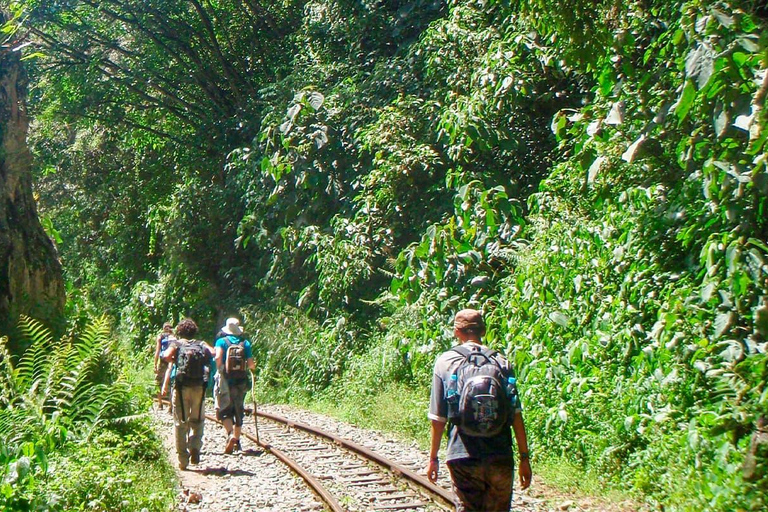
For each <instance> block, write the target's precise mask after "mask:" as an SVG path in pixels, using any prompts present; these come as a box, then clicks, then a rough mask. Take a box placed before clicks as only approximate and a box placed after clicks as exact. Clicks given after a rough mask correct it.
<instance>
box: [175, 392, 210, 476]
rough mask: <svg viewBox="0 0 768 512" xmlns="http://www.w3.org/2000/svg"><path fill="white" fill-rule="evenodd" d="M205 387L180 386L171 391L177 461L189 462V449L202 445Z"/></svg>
mask: <svg viewBox="0 0 768 512" xmlns="http://www.w3.org/2000/svg"><path fill="white" fill-rule="evenodd" d="M204 398H205V387H203V386H202V385H200V386H181V387H177V388H176V389H175V390H174V392H173V424H174V427H175V437H176V454H177V455H178V457H179V463H180V464H183V465H187V464H188V463H189V450H198V451H199V450H200V448H202V447H203V422H204V419H205V418H204V411H203V399H204Z"/></svg>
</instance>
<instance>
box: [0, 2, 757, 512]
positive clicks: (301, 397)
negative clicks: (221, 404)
mask: <svg viewBox="0 0 768 512" xmlns="http://www.w3.org/2000/svg"><path fill="white" fill-rule="evenodd" d="M3 5H4V6H5V9H6V10H7V11H8V14H9V19H11V21H10V22H9V23H8V24H7V25H6V26H5V30H4V33H3V35H2V36H0V37H2V38H4V40H5V43H4V44H11V43H9V41H12V42H13V45H14V47H17V48H19V49H18V51H22V52H23V53H24V59H25V60H24V63H25V65H26V67H27V73H28V74H29V99H28V107H29V111H30V115H31V116H32V119H33V124H32V126H31V129H30V137H29V144H30V147H31V149H32V152H33V154H34V158H35V170H34V172H35V183H36V194H37V197H38V205H39V209H40V212H41V215H42V219H43V225H44V226H45V227H46V229H47V231H48V233H49V234H50V236H51V237H52V238H53V239H54V240H55V241H56V244H57V246H58V250H59V253H60V256H61V260H62V264H63V267H64V271H65V276H66V282H67V291H68V300H67V312H66V314H67V320H68V325H69V326H70V327H69V329H68V331H67V333H66V334H65V335H64V337H63V338H62V341H61V342H57V346H58V347H61V346H64V347H66V350H65V353H63V354H62V353H60V352H61V351H60V350H48V349H47V348H46V347H48V346H49V345H48V344H51V343H53V342H52V341H50V340H51V337H50V335H46V334H43V332H44V329H42V328H41V327H39V326H37V327H34V328H33V327H28V328H27V330H26V331H25V332H26V333H27V335H26V336H25V339H26V340H27V342H26V343H27V344H31V348H30V349H28V350H27V352H25V353H24V355H23V356H22V357H21V359H20V360H17V359H13V360H14V361H16V363H14V364H15V365H16V366H15V369H14V370H10V369H7V371H6V372H5V373H3V379H4V381H3V383H2V386H1V387H0V400H2V401H3V403H4V405H8V406H9V407H8V408H6V409H3V410H2V411H0V432H3V443H2V445H0V457H2V464H3V465H4V466H0V467H4V468H5V469H4V475H5V477H4V479H3V483H2V486H0V503H3V504H5V507H6V509H12V510H20V509H21V508H18V507H21V505H18V504H20V503H24V504H26V505H24V506H26V507H27V508H29V509H33V508H34V507H36V506H37V505H39V504H41V503H44V502H46V499H48V500H49V503H48V505H45V506H47V507H49V508H50V509H51V510H78V509H79V508H76V507H75V508H72V507H73V504H75V503H80V504H81V505H78V506H80V507H86V505H82V503H87V502H88V501H89V500H93V501H94V502H95V500H102V499H107V498H106V497H108V496H111V495H114V493H111V492H109V490H105V489H97V488H96V481H97V479H94V481H93V482H90V483H89V484H87V485H86V484H83V485H82V486H81V487H80V490H79V491H73V490H71V489H70V490H66V489H65V488H64V487H63V484H61V482H63V481H65V480H63V479H60V477H59V476H58V473H57V476H55V477H52V476H50V472H47V471H46V467H47V466H48V465H50V464H51V462H50V461H48V459H49V458H51V457H59V458H62V457H63V458H64V459H63V460H64V461H63V462H59V464H60V466H62V467H70V468H72V469H71V471H72V474H80V475H81V476H82V478H87V477H88V475H89V473H88V472H87V471H86V472H80V470H79V469H75V468H82V467H93V468H95V469H94V471H93V473H99V474H104V472H107V471H113V470H114V471H115V472H116V474H119V475H120V476H119V477H118V476H116V475H114V476H113V477H112V476H110V477H109V478H104V479H103V480H100V481H99V482H100V484H99V485H105V484H104V482H111V483H110V484H109V485H114V486H121V485H123V486H125V489H128V488H130V487H131V486H136V485H138V486H139V487H138V488H141V486H142V485H146V484H145V483H142V482H141V481H140V480H139V478H140V477H139V476H138V475H137V476H136V479H135V480H133V481H131V482H128V483H125V481H124V480H121V479H124V478H125V475H124V474H123V472H122V470H120V469H119V468H121V467H123V468H125V467H127V466H125V464H128V463H129V462H126V461H131V460H136V461H141V464H142V465H143V464H145V463H147V461H149V460H152V453H144V452H142V450H143V449H146V450H152V449H156V448H141V447H147V446H149V447H156V446H157V445H156V444H153V441H152V439H151V436H150V434H148V429H147V427H146V424H145V423H144V420H143V419H142V418H141V416H140V415H139V413H140V411H142V410H144V409H145V408H146V407H147V406H148V404H149V393H148V390H151V382H150V379H149V371H148V369H147V365H148V364H149V360H150V350H151V340H152V338H153V336H154V335H155V334H156V332H157V329H158V327H159V326H160V325H161V324H162V323H163V322H164V321H168V320H174V321H177V320H179V319H180V318H182V317H184V316H186V315H190V316H192V317H193V318H195V319H196V320H197V321H198V323H199V324H200V325H201V327H202V331H201V332H203V333H207V334H208V335H209V336H212V335H213V334H214V332H216V330H217V328H218V327H219V326H220V322H221V321H222V320H223V318H225V317H226V316H230V315H232V314H239V315H241V316H242V318H243V319H244V324H245V326H246V328H247V330H248V331H249V333H250V336H251V338H252V339H253V340H254V342H255V343H256V347H257V357H258V360H259V373H258V380H259V390H258V392H259V396H260V397H261V398H262V400H269V401H273V400H289V401H294V402H297V403H302V404H307V403H310V404H311V405H312V406H314V407H319V408H324V409H326V410H332V411H335V412H336V413H337V414H340V415H343V416H345V417H347V418H348V419H352V420H355V421H359V422H363V423H365V424H368V425H374V426H377V427H379V428H386V429H389V430H393V431H397V432H400V433H401V434H403V435H407V436H411V437H413V438H416V439H419V438H421V439H423V440H425V439H426V438H427V436H428V423H427V419H426V407H427V402H428V386H429V384H430V382H431V370H432V364H433V362H434V359H435V357H436V356H437V355H438V354H439V353H440V352H441V351H443V350H445V349H446V348H448V347H449V346H451V344H452V340H451V331H450V329H449V327H450V321H451V319H452V317H453V314H454V313H455V312H456V311H457V310H458V309H460V308H462V307H467V306H469V307H477V308H481V309H483V311H484V313H485V314H486V317H487V320H488V324H489V330H488V334H487V337H486V340H487V343H488V344H489V345H491V346H493V347H495V348H497V349H500V350H501V351H503V352H504V353H506V354H508V355H509V357H510V359H511V360H512V361H513V362H514V365H515V367H516V368H517V372H518V374H519V377H520V381H521V390H522V393H523V403H524V407H525V416H526V422H527V425H528V430H529V436H530V437H531V440H532V450H533V453H534V462H533V465H534V472H536V471H537V467H542V466H543V465H546V464H550V465H552V466H563V465H565V466H567V467H568V468H574V472H575V473H576V474H583V475H585V476H584V479H593V480H597V481H599V482H601V484H605V486H606V488H613V489H619V490H622V491H623V492H626V493H628V494H630V495H632V496H633V497H635V498H636V499H637V500H640V501H643V502H646V503H648V504H649V506H658V507H660V508H661V509H664V510H694V509H696V510H765V509H766V508H768V491H767V490H766V489H768V445H765V444H760V443H758V442H757V440H758V439H759V438H760V436H758V435H757V434H758V433H760V428H763V429H765V428H766V427H765V426H763V427H760V426H759V425H765V424H766V423H768V419H766V418H767V417H768V385H767V384H766V383H768V358H767V356H766V352H767V351H768V211H766V210H767V209H768V169H767V168H766V165H767V162H766V160H767V159H766V140H768V129H767V128H766V125H767V124H768V113H766V109H765V105H766V97H767V96H768V73H767V72H766V69H768V10H767V9H766V8H765V7H764V5H763V3H762V2H760V1H758V0H752V1H750V0H741V1H737V0H732V1H731V0H718V1H714V0H558V1H555V0H449V1H441V0H270V1H265V0H162V1H160V0H103V1H95V0H94V1H92V0H56V1H52V0H45V1H43V0H3ZM16 45H18V46H16ZM94 319H95V320H94ZM26 322H28V325H30V326H32V325H37V324H35V323H34V322H33V321H31V320H26ZM110 326H111V327H112V329H113V333H116V334H109V329H110ZM83 333H84V334H83ZM115 337H117V338H119V340H118V341H109V340H112V339H113V338H115ZM78 339H84V340H86V341H85V346H81V345H78V344H77V343H79V342H76V341H73V340H78ZM97 339H98V342H96V340H97ZM110 343H113V344H114V347H115V348H114V350H111V351H107V350H104V351H98V350H97V351H96V352H94V350H93V345H94V344H95V345H97V346H106V345H108V344H110ZM117 347H120V348H119V349H118V348H117ZM97 353H98V354H97ZM46 354H47V355H46ZM110 354H115V355H110ZM17 356H18V355H17ZM96 357H107V358H116V359H114V360H112V363H113V364H107V365H99V366H98V367H94V366H91V365H92V362H93V361H94V358H96ZM70 359H71V360H70ZM118 359H119V361H121V364H114V363H115V361H117V360H118ZM2 360H3V361H4V364H6V366H7V365H10V364H11V363H10V361H11V358H9V357H8V356H7V355H5V356H4V357H3V358H2ZM49 367H50V368H56V369H57V372H62V373H61V374H59V373H57V372H52V373H51V374H50V377H47V376H46V375H47V374H48V372H47V370H44V368H49ZM88 368H91V369H88ZM95 368H99V370H98V371H97V370H96V369H95ZM67 372H69V373H67ZM72 372H78V373H77V374H73V373H72ZM45 379H54V380H55V379H60V380H61V379H63V381H62V382H67V383H68V384H67V386H65V387H64V388H63V391H59V388H60V386H59V387H57V386H55V385H54V384H53V383H51V384H46V382H47V381H46V380H45ZM83 382H89V383H93V386H94V387H91V386H88V389H89V390H91V391H88V393H93V394H97V395H99V398H98V399H95V398H94V399H93V400H89V399H88V397H89V396H90V395H88V394H84V393H85V392H80V391H78V390H79V389H80V388H78V386H80V385H81V384H82V383H83ZM35 383H37V384H35ZM124 388H125V389H130V391H129V392H120V391H118V390H120V389H124ZM59 392H63V393H66V396H63V397H62V396H59V395H57V394H56V393H59ZM84 400H85V401H84ZM86 403H87V407H86V405H85V404H86ZM97 404H98V405H97ZM83 407H86V408H87V411H88V413H87V414H85V415H84V414H82V413H81V412H80V411H81V410H82V408H83ZM21 418H27V419H30V420H31V421H19V420H20V419H21ZM9 433H12V435H11V434H9ZM94 435H97V436H99V437H100V438H101V439H102V442H100V443H95V444H92V443H90V442H89V441H90V440H91V439H92V438H93V436H94ZM94 446H100V447H102V448H94ZM126 454H128V455H126ZM102 458H103V459H104V460H103V461H102V460H101V459H102ZM114 461H116V462H114ZM121 464H122V466H121ZM22 467H23V468H24V470H23V471H22V470H21V468H22ZM130 467H133V466H130ZM142 467H143V466H142ZM106 468H112V469H111V470H110V469H106ZM115 468H118V469H115ZM134 471H137V469H135V468H134ZM152 471H158V472H162V468H157V467H155V469H153V470H152ZM62 478H63V477H62ZM131 478H133V477H131ZM125 480H129V479H125ZM155 481H156V482H157V481H159V479H156V480H155ZM146 488H147V487H144V489H146ZM152 488H153V489H154V488H158V489H163V488H164V487H163V486H161V485H156V487H152ZM83 489H88V491H87V492H88V493H90V494H88V495H87V496H86V495H85V493H86V491H84V490H83ZM74 492H83V493H84V494H83V495H82V496H75V495H74V494H72V493H74ZM53 495H55V496H63V497H62V498H61V500H63V501H60V502H53V503H51V502H50V497H51V496H53ZM125 495H127V496H132V494H131V492H129V491H128V490H126V491H125ZM136 496H137V499H138V498H142V499H143V500H144V501H143V502H140V503H139V502H136V503H126V504H121V505H115V504H107V503H104V504H102V503H100V502H95V504H94V505H93V506H90V505H88V506H87V508H89V509H90V510H117V509H120V510H140V509H141V508H142V507H146V508H148V509H149V510H161V509H162V507H164V506H167V503H168V499H169V497H168V496H167V495H166V494H163V492H162V490H158V491H157V492H156V493H153V492H142V493H137V494H136ZM46 497H47V498H46ZM78 499H81V501H78ZM2 500H5V501H2ZM13 500H16V501H13ZM146 500H150V501H151V500H154V501H152V502H151V503H150V502H147V501H146ZM14 503H15V504H16V505H14ZM8 504H10V505H8ZM14 506H16V507H17V508H13V507H14ZM81 509H82V508H81Z"/></svg>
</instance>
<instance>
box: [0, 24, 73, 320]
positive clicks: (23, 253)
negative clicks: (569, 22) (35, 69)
mask: <svg viewBox="0 0 768 512" xmlns="http://www.w3.org/2000/svg"><path fill="white" fill-rule="evenodd" d="M3 22H4V17H3V14H2V13H1V12H0V26H1V25H2V24H3ZM26 86H27V84H26V77H25V75H24V72H23V68H22V66H21V62H20V55H19V52H17V51H13V48H12V46H10V45H5V46H3V45H0V335H3V334H7V333H8V332H9V331H10V330H12V328H13V325H14V324H15V323H16V319H17V318H18V315H20V314H26V315H30V316H33V317H35V318H37V319H39V320H42V321H44V322H48V321H55V320H56V319H57V318H58V317H59V316H60V314H61V311H62V309H63V305H64V282H63V278H62V272H61V264H60V262H59V259H58V255H57V253H56V249H55V247H54V245H53V242H51V240H50V238H49V237H48V235H47V234H46V233H45V231H44V230H43V228H42V226H41V224H40V219H39V218H38V216H37V208H36V206H35V200H34V197H33V195H32V176H31V172H30V166H31V157H30V153H29V149H28V147H27V128H28V119H27V113H26V105H25V100H26Z"/></svg>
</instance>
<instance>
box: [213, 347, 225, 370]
mask: <svg viewBox="0 0 768 512" xmlns="http://www.w3.org/2000/svg"><path fill="white" fill-rule="evenodd" d="M214 357H215V358H216V369H217V370H218V371H219V372H222V371H224V349H223V348H221V347H219V346H217V347H216V355H215V356H214Z"/></svg>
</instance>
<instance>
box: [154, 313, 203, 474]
mask: <svg viewBox="0 0 768 512" xmlns="http://www.w3.org/2000/svg"><path fill="white" fill-rule="evenodd" d="M196 334H197V324H195V322H194V321H192V320H191V319H189V318H186V319H184V320H182V321H181V322H179V325H177V326H176V336H177V337H178V341H176V342H174V343H172V344H171V346H169V347H168V349H167V350H166V351H165V352H164V353H163V359H164V360H165V361H168V362H169V363H170V362H173V363H174V370H173V371H174V374H173V376H172V379H173V380H174V393H173V423H174V427H175V429H174V435H175V439H176V454H177V456H178V458H179V469H181V470H185V469H187V466H188V465H189V463H190V462H191V463H192V464H198V463H199V462H200V449H201V448H202V446H203V425H204V420H205V415H204V411H203V401H204V399H205V388H206V386H207V384H208V377H209V374H210V363H211V361H212V359H213V349H212V348H211V346H210V345H208V344H207V343H205V342H204V341H199V340H195V339H194V336H195V335H196Z"/></svg>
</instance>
